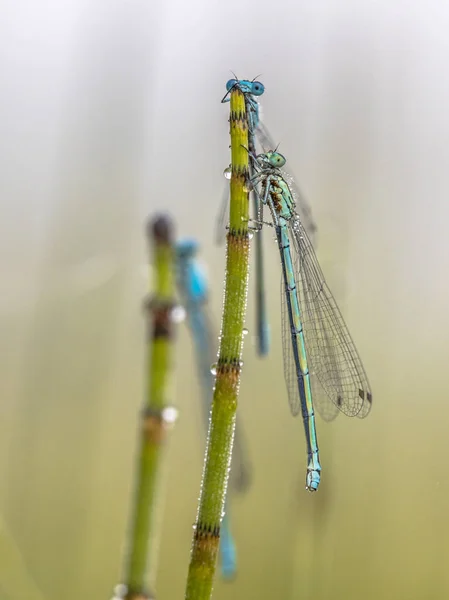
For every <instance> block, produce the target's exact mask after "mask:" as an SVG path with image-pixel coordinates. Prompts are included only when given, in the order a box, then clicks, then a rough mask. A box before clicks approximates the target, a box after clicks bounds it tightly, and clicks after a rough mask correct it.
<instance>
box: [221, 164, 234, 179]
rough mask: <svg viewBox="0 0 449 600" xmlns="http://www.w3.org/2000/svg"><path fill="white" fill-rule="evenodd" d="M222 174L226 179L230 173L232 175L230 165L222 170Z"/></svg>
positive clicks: (229, 176) (229, 177)
mask: <svg viewBox="0 0 449 600" xmlns="http://www.w3.org/2000/svg"><path fill="white" fill-rule="evenodd" d="M223 175H224V176H225V178H226V179H231V175H232V169H231V167H226V169H225V170H224V171H223Z"/></svg>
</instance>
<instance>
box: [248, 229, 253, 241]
mask: <svg viewBox="0 0 449 600" xmlns="http://www.w3.org/2000/svg"><path fill="white" fill-rule="evenodd" d="M253 237H254V231H248V239H249V240H252V239H253Z"/></svg>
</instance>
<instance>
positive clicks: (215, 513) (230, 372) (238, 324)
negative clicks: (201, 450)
mask: <svg viewBox="0 0 449 600" xmlns="http://www.w3.org/2000/svg"><path fill="white" fill-rule="evenodd" d="M230 106H231V114H230V125H231V168H232V175H231V203H230V219H229V232H228V235H227V257H226V281H225V297H224V305H223V319H222V331H221V343H220V351H219V358H218V363H217V367H216V368H217V373H216V379H215V392H214V398H213V402H212V413H211V420H210V423H209V433H208V442H207V452H206V461H205V466H204V472H203V482H202V487H201V496H200V501H199V509H198V516H197V520H196V524H195V532H194V535H193V542H192V551H191V557H190V565H189V573H188V578H187V586H186V595H185V598H186V600H209V598H210V597H211V594H212V587H213V580H214V574H215V567H216V562H217V553H218V546H219V540H220V524H221V520H222V515H223V510H224V503H225V496H226V486H227V481H228V475H229V467H230V464H231V455H232V443H233V437H234V427H235V415H236V410H237V399H238V391H239V383H240V371H241V364H242V363H241V356H242V349H243V329H244V323H245V313H246V298H247V292H248V267H249V235H248V219H249V206H248V191H247V188H246V186H245V184H246V182H247V178H248V172H249V167H248V152H247V150H246V148H248V126H247V117H246V108H245V99H244V96H243V94H242V92H241V91H240V90H239V89H235V90H233V91H232V93H231V102H230Z"/></svg>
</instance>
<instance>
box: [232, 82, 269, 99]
mask: <svg viewBox="0 0 449 600" xmlns="http://www.w3.org/2000/svg"><path fill="white" fill-rule="evenodd" d="M235 87H237V88H239V90H240V91H241V92H243V93H244V94H252V95H253V96H262V94H263V93H264V91H265V86H264V85H263V83H261V82H260V81H248V80H247V79H230V80H229V81H228V82H227V83H226V91H227V92H228V94H229V92H231V91H232V90H233V89H234V88H235ZM228 94H226V96H225V98H227V95H228Z"/></svg>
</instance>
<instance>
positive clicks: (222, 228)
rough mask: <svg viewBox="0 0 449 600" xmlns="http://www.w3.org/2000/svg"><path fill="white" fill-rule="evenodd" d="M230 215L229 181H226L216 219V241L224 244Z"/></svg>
mask: <svg viewBox="0 0 449 600" xmlns="http://www.w3.org/2000/svg"><path fill="white" fill-rule="evenodd" d="M228 217H229V183H226V185H225V188H224V190H223V196H222V199H221V203H220V210H219V212H218V214H217V217H216V220H215V243H216V245H217V246H222V245H223V244H224V242H225V240H226V227H227V225H228Z"/></svg>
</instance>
